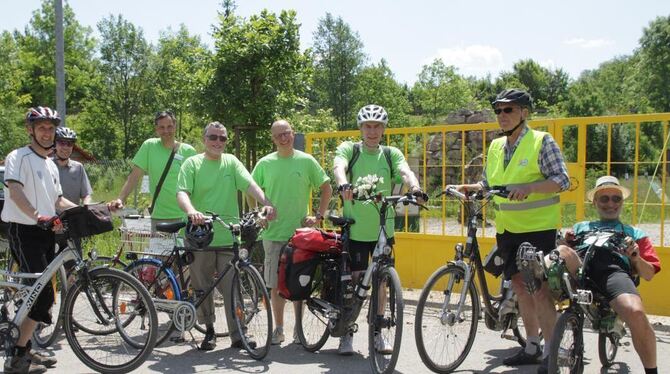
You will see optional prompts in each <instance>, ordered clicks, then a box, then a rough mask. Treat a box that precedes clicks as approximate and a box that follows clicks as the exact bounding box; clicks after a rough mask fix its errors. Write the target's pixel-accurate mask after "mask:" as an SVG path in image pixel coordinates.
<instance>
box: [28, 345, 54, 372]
mask: <svg viewBox="0 0 670 374" xmlns="http://www.w3.org/2000/svg"><path fill="white" fill-rule="evenodd" d="M32 345H33V344H32V341H30V340H29V341H28V345H27V346H26V348H28V349H27V351H26V356H28V359H30V362H32V363H33V364H37V365H42V366H44V367H46V368H52V367H54V366H56V364H57V363H58V360H56V358H55V357H47V356H44V355H42V354H40V353H39V352H37V351H35V350H33V349H32Z"/></svg>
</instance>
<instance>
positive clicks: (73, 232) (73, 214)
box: [62, 204, 114, 238]
mask: <svg viewBox="0 0 670 374" xmlns="http://www.w3.org/2000/svg"><path fill="white" fill-rule="evenodd" d="M63 213H64V214H63V216H62V219H63V222H64V223H65V224H67V228H68V233H69V235H70V237H72V238H84V237H87V236H92V235H98V234H102V233H104V232H108V231H112V230H114V225H113V224H112V215H111V213H110V211H109V208H108V207H107V205H106V204H90V205H84V206H77V207H73V208H70V209H67V210H65V211H64V212H63Z"/></svg>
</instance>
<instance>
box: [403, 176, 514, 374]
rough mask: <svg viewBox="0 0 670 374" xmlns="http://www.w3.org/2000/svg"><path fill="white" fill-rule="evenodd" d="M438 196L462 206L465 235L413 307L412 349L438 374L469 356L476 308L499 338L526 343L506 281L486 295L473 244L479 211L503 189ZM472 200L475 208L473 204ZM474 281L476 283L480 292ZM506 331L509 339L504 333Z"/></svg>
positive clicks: (503, 192)
mask: <svg viewBox="0 0 670 374" xmlns="http://www.w3.org/2000/svg"><path fill="white" fill-rule="evenodd" d="M443 193H444V194H446V195H450V196H453V197H456V198H458V199H459V201H460V202H461V204H462V206H463V208H464V211H465V213H466V218H467V225H468V233H467V242H466V244H465V246H463V245H462V244H461V243H459V244H457V245H456V255H455V257H454V260H452V261H449V262H448V263H447V264H446V265H443V266H442V267H440V268H439V269H437V270H436V271H435V272H434V273H433V274H432V275H431V276H430V278H428V281H426V284H425V285H424V286H423V291H422V292H421V296H420V298H419V301H418V304H417V308H416V317H415V320H414V334H415V338H416V346H417V349H418V350H419V355H420V356H421V360H422V361H423V363H424V364H425V365H426V366H427V367H428V368H429V369H430V370H432V371H434V372H437V373H449V372H452V371H454V370H456V369H457V368H458V367H459V366H460V365H461V364H462V363H463V361H464V360H465V358H466V357H467V356H468V354H469V353H470V349H471V348H472V344H473V343H474V341H475V336H476V333H477V324H478V322H479V318H480V315H481V308H483V309H484V322H485V324H486V327H487V328H489V329H490V330H493V331H501V335H500V336H501V337H502V338H504V339H509V340H514V341H517V342H518V343H519V344H520V345H521V346H522V347H523V346H525V345H526V339H525V337H524V335H523V334H522V332H521V329H519V326H518V319H519V317H520V316H519V308H518V303H517V299H516V295H515V294H514V292H513V291H512V287H511V280H509V279H506V278H505V277H503V278H501V283H500V288H499V291H498V294H492V293H491V292H490V291H489V289H488V285H487V284H486V277H485V273H484V266H483V264H482V259H481V254H480V250H479V244H478V242H477V226H478V221H479V220H481V219H482V210H483V209H484V207H485V206H486V205H487V204H488V202H489V201H490V200H491V199H492V198H493V196H496V195H497V196H501V197H506V196H507V191H506V189H505V188H504V187H496V188H494V189H490V190H487V191H479V192H473V193H471V194H469V195H465V194H462V193H460V192H458V191H456V189H454V188H447V189H446V190H445V191H444V192H443ZM476 201H479V202H480V204H478V205H477V204H476ZM493 252H494V250H492V253H493ZM475 278H478V280H479V283H478V284H479V291H478V290H477V285H476V284H475ZM480 292H481V295H482V298H481V304H480V297H479V294H480ZM480 305H481V306H480ZM509 330H511V331H512V335H510V334H508V333H507V331H509Z"/></svg>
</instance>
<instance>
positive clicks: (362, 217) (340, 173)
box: [333, 104, 423, 355]
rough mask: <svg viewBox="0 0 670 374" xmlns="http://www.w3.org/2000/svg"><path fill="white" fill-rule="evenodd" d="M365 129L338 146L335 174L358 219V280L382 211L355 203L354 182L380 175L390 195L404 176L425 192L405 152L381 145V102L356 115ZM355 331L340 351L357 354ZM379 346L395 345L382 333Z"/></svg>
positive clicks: (354, 265)
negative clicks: (396, 180) (353, 139)
mask: <svg viewBox="0 0 670 374" xmlns="http://www.w3.org/2000/svg"><path fill="white" fill-rule="evenodd" d="M356 122H357V123H358V128H359V129H360V130H361V138H362V139H361V140H362V141H361V142H358V143H354V142H350V141H346V142H344V143H342V144H340V145H339V146H338V147H337V152H336V154H335V160H334V169H333V174H334V176H335V181H336V183H337V186H338V191H339V192H340V196H341V197H342V200H343V207H344V215H345V216H346V217H349V218H353V219H355V220H356V223H355V224H354V225H352V226H351V234H350V237H349V239H350V245H349V254H350V256H351V271H352V281H353V282H354V284H355V283H356V282H357V281H358V278H359V277H360V275H361V273H363V272H364V271H365V269H367V267H368V260H369V257H370V255H371V254H372V252H373V251H374V248H375V245H376V243H377V235H378V233H379V213H378V212H377V209H376V208H375V207H374V206H373V205H371V204H354V203H353V201H352V200H353V192H352V185H351V183H352V182H354V181H356V180H357V179H358V178H359V177H364V176H366V175H376V176H378V177H380V178H383V182H381V183H378V184H377V192H380V193H381V194H382V195H390V194H391V192H392V191H391V189H392V184H393V179H394V177H395V176H400V177H402V181H403V183H404V184H405V185H406V186H408V188H409V190H410V192H412V193H419V194H421V195H423V192H422V191H421V187H420V186H419V181H418V179H417V178H416V176H415V175H414V173H413V172H412V170H411V169H410V168H409V165H408V164H407V161H406V160H405V156H404V155H403V154H402V152H401V151H400V150H399V149H397V148H395V147H390V146H383V145H380V143H381V141H382V139H383V136H384V129H385V128H386V125H387V124H388V114H387V113H386V110H384V108H383V107H381V106H379V105H374V104H370V105H366V106H364V107H363V108H361V110H360V111H359V112H358V116H357V118H356ZM393 218H394V217H393V215H390V216H389V217H387V224H386V227H387V233H388V235H389V238H388V239H389V242H388V243H389V244H390V245H393V243H394V241H393V226H394V222H393ZM352 340H353V333H349V334H346V335H345V336H343V337H342V338H340V346H339V350H338V352H339V353H340V354H343V355H350V354H353V352H354V350H353V347H352ZM375 349H377V350H378V351H379V352H382V353H390V351H392V347H391V345H390V343H389V342H387V341H385V340H384V338H383V336H382V335H381V334H379V335H377V336H376V337H375Z"/></svg>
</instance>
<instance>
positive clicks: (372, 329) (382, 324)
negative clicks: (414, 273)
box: [368, 267, 404, 374]
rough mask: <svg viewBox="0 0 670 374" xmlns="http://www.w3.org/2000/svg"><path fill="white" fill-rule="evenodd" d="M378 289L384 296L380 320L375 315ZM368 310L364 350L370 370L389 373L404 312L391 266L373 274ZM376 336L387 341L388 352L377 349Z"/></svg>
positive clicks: (396, 279)
mask: <svg viewBox="0 0 670 374" xmlns="http://www.w3.org/2000/svg"><path fill="white" fill-rule="evenodd" d="M382 286H383V287H382ZM380 292H384V295H385V296H384V298H385V300H384V314H383V318H381V319H380V318H379V317H378V310H379V309H378V306H379V305H378V303H379V296H380ZM368 313H369V317H368V318H369V319H368V322H369V329H368V352H369V354H370V365H371V366H372V371H373V372H374V373H383V374H386V373H392V372H393V371H394V370H395V366H396V364H397V363H398V357H399V356H400V344H401V343H402V328H403V313H404V302H403V298H402V288H401V286H400V277H398V273H397V272H396V270H395V269H394V268H393V267H385V268H382V270H381V271H380V272H379V273H378V274H377V277H376V285H373V288H372V296H371V299H370V306H369V309H368ZM378 339H379V340H380V341H382V342H388V343H389V344H391V347H392V348H391V353H390V355H389V353H388V352H383V351H380V349H378V348H379V347H378V346H377V345H378V342H377V341H378ZM384 345H385V344H384ZM389 356H390V357H389Z"/></svg>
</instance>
